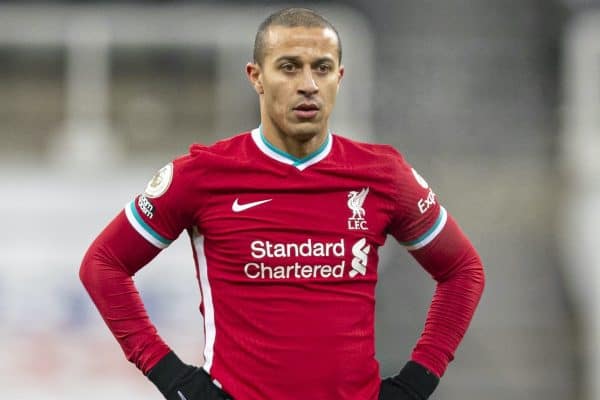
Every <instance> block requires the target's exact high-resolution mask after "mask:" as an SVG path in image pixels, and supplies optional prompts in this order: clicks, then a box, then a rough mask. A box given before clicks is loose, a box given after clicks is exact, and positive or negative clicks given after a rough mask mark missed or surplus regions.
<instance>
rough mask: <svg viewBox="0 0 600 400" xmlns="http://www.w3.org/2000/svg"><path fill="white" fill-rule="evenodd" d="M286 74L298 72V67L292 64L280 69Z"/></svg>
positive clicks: (285, 64) (282, 65)
mask: <svg viewBox="0 0 600 400" xmlns="http://www.w3.org/2000/svg"><path fill="white" fill-rule="evenodd" d="M279 68H281V70H282V71H284V72H294V71H295V70H296V66H295V65H294V64H292V63H284V64H281V66H280V67H279Z"/></svg>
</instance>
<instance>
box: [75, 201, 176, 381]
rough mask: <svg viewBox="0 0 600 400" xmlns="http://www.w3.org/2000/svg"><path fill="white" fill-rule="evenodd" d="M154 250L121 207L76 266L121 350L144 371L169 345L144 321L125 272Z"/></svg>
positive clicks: (147, 259)
mask: <svg viewBox="0 0 600 400" xmlns="http://www.w3.org/2000/svg"><path fill="white" fill-rule="evenodd" d="M159 252H160V249H159V248H157V247H155V246H153V245H151V244H150V243H149V242H148V241H146V240H145V239H144V238H142V237H141V236H140V235H139V234H138V233H137V232H136V231H135V230H134V229H133V228H132V227H131V225H130V224H129V222H128V221H127V219H126V217H125V213H124V212H121V213H119V215H117V217H115V219H113V220H112V221H111V222H110V224H109V225H108V226H107V227H106V228H105V229H104V230H103V231H102V233H100V235H99V236H98V237H97V238H96V240H94V242H93V243H92V244H91V246H90V248H89V249H88V251H87V253H86V254H85V256H84V258H83V262H82V263H81V267H80V269H79V277H80V279H81V282H82V283H83V285H84V286H85V288H86V290H87V291H88V293H89V295H90V297H91V298H92V300H93V302H94V304H95V305H96V307H97V308H98V311H99V312H100V315H101V316H102V318H103V319H104V322H105V323H106V325H107V326H108V328H109V329H110V331H111V332H112V333H113V335H114V336H115V338H116V339H117V341H118V342H119V344H120V345H121V348H122V349H123V352H124V353H125V356H126V357H127V359H128V360H129V361H131V362H132V363H134V364H135V365H136V367H138V368H139V369H140V370H142V372H144V373H147V372H148V371H149V370H150V369H151V368H152V367H154V366H155V365H156V363H157V362H158V361H159V360H160V359H161V358H163V357H164V356H165V355H166V354H167V353H168V352H169V351H170V349H169V347H168V346H167V345H166V344H165V343H164V342H163V340H162V339H161V338H160V337H159V335H158V333H157V330H156V327H155V326H154V325H153V324H152V322H151V321H150V318H149V317H148V314H147V312H146V309H145V307H144V304H143V303H142V299H141V297H140V295H139V293H138V291H137V289H136V287H135V285H134V283H133V279H132V278H131V277H132V276H133V274H135V272H136V271H138V270H139V269H140V268H142V267H143V266H144V265H146V264H147V263H149V262H150V261H151V260H152V259H153V258H154V257H155V256H156V255H157V254H158V253H159Z"/></svg>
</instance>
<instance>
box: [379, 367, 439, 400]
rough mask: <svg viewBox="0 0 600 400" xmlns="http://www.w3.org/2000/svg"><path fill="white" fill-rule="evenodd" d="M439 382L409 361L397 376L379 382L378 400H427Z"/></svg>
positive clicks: (434, 376)
mask: <svg viewBox="0 0 600 400" xmlns="http://www.w3.org/2000/svg"><path fill="white" fill-rule="evenodd" d="M439 381H440V378H438V377H437V376H436V375H435V374H433V373H432V372H430V371H429V370H427V369H426V368H425V367H423V366H422V365H420V364H418V363H416V362H414V361H409V362H407V363H406V365H405V366H404V368H402V370H401V371H400V373H399V374H398V375H396V376H394V377H391V378H386V379H384V380H382V381H381V387H380V388H379V400H427V399H428V398H429V396H431V393H433V391H434V390H435V388H436V387H437V385H438V383H439Z"/></svg>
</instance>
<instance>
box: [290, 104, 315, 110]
mask: <svg viewBox="0 0 600 400" xmlns="http://www.w3.org/2000/svg"><path fill="white" fill-rule="evenodd" d="M294 110H299V111H319V106H318V105H316V104H314V103H302V104H299V105H297V106H296V107H294Z"/></svg>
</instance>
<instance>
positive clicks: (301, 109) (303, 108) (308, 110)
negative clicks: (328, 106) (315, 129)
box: [293, 103, 319, 119]
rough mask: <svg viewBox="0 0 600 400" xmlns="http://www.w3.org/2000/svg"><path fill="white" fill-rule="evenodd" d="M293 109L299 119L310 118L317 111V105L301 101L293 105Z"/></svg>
mask: <svg viewBox="0 0 600 400" xmlns="http://www.w3.org/2000/svg"><path fill="white" fill-rule="evenodd" d="M293 110H294V114H295V115H296V117H298V118H299V119H311V118H314V117H315V116H316V115H317V113H318V112H319V106H318V105H317V104H315V103H301V104H298V105H297V106H296V107H294V108H293Z"/></svg>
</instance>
